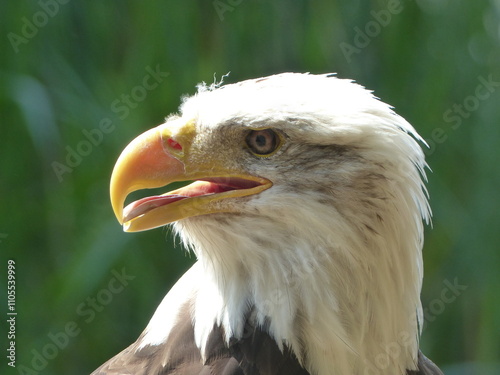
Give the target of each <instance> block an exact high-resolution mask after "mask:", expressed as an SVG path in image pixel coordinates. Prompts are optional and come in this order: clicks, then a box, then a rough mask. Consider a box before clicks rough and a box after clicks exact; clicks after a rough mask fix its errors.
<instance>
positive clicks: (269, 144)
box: [245, 129, 281, 156]
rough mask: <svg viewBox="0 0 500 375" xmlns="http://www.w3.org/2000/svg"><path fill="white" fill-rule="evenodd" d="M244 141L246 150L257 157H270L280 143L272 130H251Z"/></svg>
mask: <svg viewBox="0 0 500 375" xmlns="http://www.w3.org/2000/svg"><path fill="white" fill-rule="evenodd" d="M245 141H246V144H247V146H248V148H249V149H250V150H251V151H252V152H253V153H254V154H255V155H257V156H270V155H271V154H272V153H273V152H274V151H276V150H277V149H278V147H279V145H280V143H281V139H280V136H279V135H278V134H277V133H276V132H275V131H274V130H272V129H260V130H252V131H250V132H249V133H248V135H247V137H246V139H245Z"/></svg>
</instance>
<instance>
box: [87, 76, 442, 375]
mask: <svg viewBox="0 0 500 375" xmlns="http://www.w3.org/2000/svg"><path fill="white" fill-rule="evenodd" d="M417 141H420V142H423V140H422V138H421V137H420V136H419V135H418V134H417V133H416V131H415V130H414V128H413V127H412V126H411V125H410V124H409V123H408V122H406V121H405V120H404V119H403V118H402V117H400V116H398V115H397V114H396V113H394V112H393V111H392V109H391V107H390V106H388V105H387V104H385V103H383V102H381V101H379V100H377V99H376V98H375V97H374V96H373V95H372V93H371V92H370V91H368V90H366V89H364V88H363V87H361V86H359V85H358V84H355V83H353V82H352V81H350V80H344V79H339V78H337V77H336V76H335V75H334V74H325V75H312V74H298V73H284V74H278V75H273V76H270V77H265V78H259V79H253V80H248V81H243V82H240V83H236V84H230V85H210V86H207V85H205V84H201V85H199V86H198V92H197V93H196V94H195V95H194V96H192V97H189V98H185V99H184V100H183V102H182V105H181V107H180V111H179V114H176V115H171V116H170V117H168V118H167V119H166V122H165V123H164V124H162V125H159V126H157V127H155V128H153V129H151V130H148V131H146V132H145V133H143V134H142V135H140V136H138V137H137V138H136V139H134V140H133V141H132V142H131V143H130V144H129V145H128V146H127V147H126V148H125V149H124V151H123V152H122V154H121V155H120V157H119V159H118V161H117V163H116V165H115V168H114V170H113V174H112V177H111V187H110V192H111V202H112V206H113V209H114V212H115V214H116V217H117V218H118V220H119V222H120V223H121V224H123V228H124V230H125V231H126V232H135V231H143V230H148V229H151V228H156V227H160V226H164V225H166V224H169V223H172V227H173V230H174V231H175V233H176V234H177V235H178V236H179V237H180V239H181V241H182V243H183V244H184V245H185V246H186V247H187V248H189V249H190V250H191V251H192V252H193V253H194V254H195V255H196V258H197V261H196V263H195V264H194V265H193V266H192V268H191V269H190V270H188V271H187V272H186V273H185V274H184V276H182V277H181V279H180V280H179V281H178V282H177V283H176V284H175V285H174V287H173V288H172V289H171V290H170V291H169V292H168V294H167V295H166V296H165V298H164V299H163V301H162V302H161V304H160V306H159V307H158V309H157V310H156V312H155V313H154V315H153V317H152V319H151V321H150V323H149V324H148V326H147V327H146V329H145V330H144V332H143V333H142V334H141V335H140V337H139V338H138V340H137V341H136V342H135V343H133V344H132V345H130V346H129V347H128V348H126V349H125V350H123V351H122V352H121V353H119V354H118V355H116V356H115V357H113V358H112V359H110V360H109V361H107V362H106V363H104V364H103V365H102V366H101V367H99V368H98V369H97V370H95V371H94V372H93V374H136V375H137V374H176V375H183V374H185V375H188V374H189V375H192V374H207V375H209V374H226V375H229V374H247V375H249V374H259V375H271V374H272V375H299V374H301V375H302V374H311V375H330V374H335V375H352V374H356V375H372V374H384V375H401V374H413V375H415V374H442V372H441V371H440V370H439V369H438V368H437V367H436V366H435V365H434V364H433V363H432V362H431V361H430V360H428V359H427V358H426V357H425V356H424V355H423V354H422V353H421V352H420V351H419V336H420V331H421V327H422V323H423V316H422V315H423V314H422V306H421V303H420V297H419V295H420V290H421V286H422V276H423V264H422V254H421V250H422V244H423V221H425V222H428V221H429V220H430V208H429V205H428V202H427V192H426V189H425V187H424V184H423V181H422V180H423V179H424V180H425V173H424V168H425V167H426V163H425V160H424V154H423V152H422V149H421V147H420V146H419V144H418V143H417ZM180 181H186V182H187V181H189V182H190V183H189V184H187V185H186V186H184V187H181V188H178V189H176V190H173V191H170V192H167V193H165V194H162V195H157V196H149V197H146V198H142V199H139V200H137V201H135V202H132V203H130V204H129V205H127V206H126V207H125V208H124V202H125V199H126V197H127V196H128V194H129V193H131V192H133V191H136V190H140V189H146V188H159V187H163V186H166V185H168V184H170V183H172V182H180Z"/></svg>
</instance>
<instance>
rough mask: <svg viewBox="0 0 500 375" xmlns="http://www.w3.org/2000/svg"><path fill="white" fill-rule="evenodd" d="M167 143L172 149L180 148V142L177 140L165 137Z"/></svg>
mask: <svg viewBox="0 0 500 375" xmlns="http://www.w3.org/2000/svg"><path fill="white" fill-rule="evenodd" d="M167 144H168V145H169V146H170V147H171V148H173V149H174V150H179V151H180V150H182V146H181V144H180V143H179V142H177V141H174V140H173V139H172V138H168V139H167Z"/></svg>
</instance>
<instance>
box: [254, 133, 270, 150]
mask: <svg viewBox="0 0 500 375" xmlns="http://www.w3.org/2000/svg"><path fill="white" fill-rule="evenodd" d="M255 143H256V144H257V147H264V146H265V145H266V143H267V138H266V136H264V135H262V134H260V135H258V136H257V137H256V138H255Z"/></svg>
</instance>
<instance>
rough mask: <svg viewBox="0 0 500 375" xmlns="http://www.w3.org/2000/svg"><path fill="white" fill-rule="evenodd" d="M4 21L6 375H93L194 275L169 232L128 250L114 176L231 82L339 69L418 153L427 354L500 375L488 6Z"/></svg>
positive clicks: (26, 11)
mask: <svg viewBox="0 0 500 375" xmlns="http://www.w3.org/2000/svg"><path fill="white" fill-rule="evenodd" d="M0 18H1V25H0V31H1V32H0V35H1V39H0V49H1V51H2V52H1V65H0V83H1V85H0V111H1V128H0V129H1V133H0V134H1V136H0V152H1V158H0V171H1V177H0V199H1V215H0V254H1V266H0V267H1V275H2V277H1V280H0V296H1V301H2V305H1V311H2V314H4V316H3V317H2V318H1V319H0V321H1V327H2V333H1V339H0V342H2V358H1V360H0V361H1V369H0V372H1V373H2V374H7V373H9V374H10V373H13V374H14V373H19V374H87V373H90V372H91V371H92V370H94V369H95V368H96V367H97V366H99V365H100V364H101V363H102V362H104V361H105V360H107V359H108V358H110V357H111V356H113V355H114V354H116V353H117V352H119V351H120V350H122V349H123V348H124V347H126V346H128V345H129V344H130V343H131V342H133V341H134V340H135V339H136V338H137V337H138V335H139V334H140V332H141V331H142V330H143V329H144V327H145V326H146V324H147V322H148V321H149V319H150V317H151V315H152V314H153V312H154V310H155V308H156V307H157V305H158V304H159V302H160V301H161V299H162V298H163V296H164V294H165V293H166V291H167V290H168V289H169V288H170V287H171V285H172V284H173V283H174V282H175V280H177V278H178V277H179V276H180V275H181V274H182V273H183V272H184V271H185V270H186V269H187V268H188V267H189V265H190V264H191V263H192V262H193V260H194V259H193V258H192V257H190V256H189V255H186V253H185V251H184V250H183V249H182V248H181V247H180V245H179V244H177V245H176V246H175V247H174V246H173V242H172V239H171V236H170V233H169V231H168V229H163V230H161V229H158V230H154V231H149V232H145V233H137V234H125V233H123V232H122V230H121V228H120V226H119V225H118V223H117V222H116V220H115V218H114V215H113V213H112V210H111V207H110V203H109V198H108V183H109V176H110V173H111V170H112V167H113V165H114V162H115V160H116V159H117V157H118V155H119V153H120V152H121V150H122V149H123V148H124V146H125V145H126V144H127V143H128V142H129V141H130V140H131V139H132V138H134V137H135V136H136V135H138V134H139V133H141V132H143V131H144V130H146V129H148V128H151V127H153V126H155V125H157V124H160V123H161V122H162V121H163V118H164V117H165V116H166V115H168V114H169V113H171V112H175V111H176V110H177V107H178V105H179V103H180V97H181V96H182V95H184V94H193V93H194V92H195V85H196V84H197V83H198V82H201V81H206V82H209V83H210V82H213V80H214V74H216V75H217V78H218V79H220V77H221V76H222V75H223V74H225V73H227V72H229V71H231V74H230V76H229V78H227V79H226V81H227V82H236V81H239V80H242V79H247V78H255V77H260V76H264V75H269V74H272V73H278V72H283V71H297V72H305V71H309V72H313V73H325V72H337V73H338V75H339V77H342V78H352V79H355V80H356V81H357V82H359V83H361V84H362V85H364V86H366V87H368V88H370V89H373V90H374V91H375V94H376V95H377V96H378V97H380V98H382V99H383V100H384V101H386V102H388V103H390V104H392V105H393V106H394V107H395V108H396V111H397V112H398V113H399V114H401V115H402V116H403V117H405V118H406V119H407V120H408V121H409V122H411V123H412V124H413V125H414V126H415V128H416V129H417V130H418V132H419V133H420V134H421V135H422V136H423V137H424V138H425V139H427V141H428V143H429V145H430V149H429V150H428V151H426V154H427V160H428V163H429V165H430V167H431V168H432V171H433V172H432V173H429V184H428V187H429V192H430V195H431V205H432V208H433V211H434V218H433V228H430V227H428V228H427V230H426V243H425V249H424V257H425V262H426V263H425V264H426V267H425V281H424V289H423V293H422V301H423V305H424V307H425V308H426V323H427V324H426V326H425V329H424V333H423V337H422V347H423V350H424V351H425V353H426V354H427V355H428V356H429V357H430V358H432V359H433V360H434V361H435V362H436V363H438V364H439V365H440V366H441V367H442V368H443V369H444V370H445V373H447V374H450V375H452V374H498V373H500V367H499V361H500V359H499V353H500V323H499V321H500V302H499V286H500V272H499V266H500V251H498V250H499V245H498V244H499V243H500V236H499V232H500V230H499V228H500V219H499V217H500V215H499V213H498V211H499V208H500V207H499V206H500V205H499V199H498V190H499V186H500V173H499V169H500V168H499V166H500V152H499V146H500V142H499V139H500V123H499V121H500V25H499V20H500V1H498V0H483V1H470V0H456V1H451V0H419V1H410V0H407V1H402V2H398V1H396V0H391V1H389V2H387V1H360V0H354V1H353V0H337V1H314V0H297V1H284V0H279V1H263V0H262V1H254V0H221V1H201V0H200V1H182V2H181V1H176V2H174V1H149V2H145V1H130V0H129V1H111V0H104V1H85V2H84V1H68V0H41V1H24V2H21V1H19V2H15V1H8V2H7V1H3V2H2V3H1V5H0ZM151 71H156V73H155V75H153V76H155V77H156V78H155V80H151V81H148V82H149V84H150V85H152V84H153V83H156V84H155V85H153V86H155V87H152V86H148V89H146V88H145V87H144V85H143V80H144V79H145V77H146V76H147V75H148V74H149V75H150V74H151ZM7 259H13V260H15V262H16V277H17V279H16V280H17V290H16V291H17V304H16V311H17V312H18V315H17V317H16V350H17V358H16V365H17V367H16V368H15V369H12V368H10V367H8V366H7V364H6V362H7V359H6V356H5V353H6V349H7V348H8V343H7V341H9V340H7V329H8V328H9V327H8V325H7V323H6V320H7V315H6V313H7V302H6V301H7V295H6V294H7V286H6V280H7V276H6V275H7ZM117 273H118V274H124V275H125V280H122V283H121V284H120V283H118V284H117V283H115V282H114V281H113V278H116V274H117ZM124 284H126V285H124ZM450 285H451V286H453V285H455V287H450ZM456 285H459V287H457V286H456ZM450 291H451V292H452V293H453V294H450ZM450 296H454V297H455V298H450Z"/></svg>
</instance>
